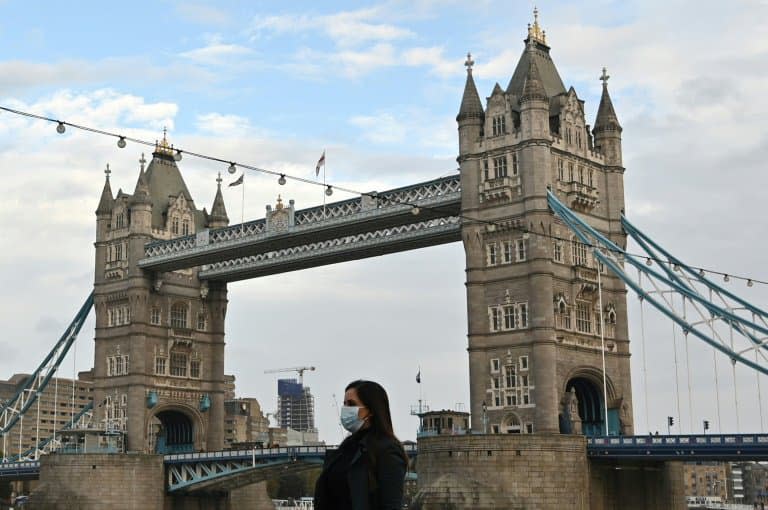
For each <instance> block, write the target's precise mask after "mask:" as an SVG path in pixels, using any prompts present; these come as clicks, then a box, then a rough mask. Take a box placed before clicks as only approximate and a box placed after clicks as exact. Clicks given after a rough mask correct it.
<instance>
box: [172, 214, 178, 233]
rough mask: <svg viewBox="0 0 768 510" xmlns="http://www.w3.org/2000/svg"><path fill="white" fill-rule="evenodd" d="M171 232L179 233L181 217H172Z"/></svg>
mask: <svg viewBox="0 0 768 510" xmlns="http://www.w3.org/2000/svg"><path fill="white" fill-rule="evenodd" d="M171 234H173V235H178V234H179V218H178V217H177V216H174V217H173V218H171Z"/></svg>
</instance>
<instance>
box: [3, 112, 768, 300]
mask: <svg viewBox="0 0 768 510" xmlns="http://www.w3.org/2000/svg"><path fill="white" fill-rule="evenodd" d="M0 111H5V112H7V113H11V114H14V115H19V116H22V117H28V118H33V119H37V120H43V121H46V122H50V123H53V124H56V132H58V133H59V134H64V133H66V131H67V127H70V128H74V129H79V130H81V131H86V132H89V133H95V134H99V135H103V136H108V137H111V138H114V139H116V140H117V146H118V148H120V149H124V148H125V147H126V146H127V142H132V143H136V144H138V145H144V146H148V147H155V146H156V145H157V143H156V142H151V141H148V140H142V139H140V138H135V137H131V136H127V135H122V134H119V133H113V132H111V131H106V130H103V129H98V128H93V127H90V126H85V125H82V124H75V123H73V122H68V121H64V120H60V119H54V118H52V117H46V116H44V115H39V114H35V113H30V112H26V111H22V110H17V109H14V108H9V107H7V106H3V105H0ZM170 149H171V151H174V159H175V160H176V161H181V159H182V157H183V155H187V156H192V157H196V158H199V159H203V160H208V161H213V162H216V163H222V164H225V165H228V167H227V171H228V172H229V173H230V174H234V173H236V172H237V169H238V168H240V169H243V170H251V171H255V172H259V173H262V174H266V175H272V176H277V177H278V180H277V182H278V184H279V185H281V186H283V185H285V184H286V183H287V182H288V180H292V181H296V182H301V183H304V184H310V185H314V186H321V187H324V188H325V194H326V195H327V196H331V195H333V191H334V190H338V191H341V192H344V193H350V194H352V195H359V196H365V197H369V198H372V199H376V200H379V202H380V203H382V202H384V203H386V202H387V201H388V202H390V203H394V205H408V206H411V208H412V209H411V212H412V213H413V214H414V215H418V214H419V213H420V212H421V210H426V211H431V212H435V213H447V212H450V213H451V214H454V213H453V211H445V210H443V209H442V208H441V207H439V206H424V205H419V204H415V203H411V202H407V201H402V200H392V199H387V198H385V197H382V196H380V195H378V194H377V193H376V192H363V191H359V190H355V189H352V188H347V187H344V186H339V185H335V184H328V183H327V182H320V181H316V180H313V179H308V178H305V177H300V176H295V175H290V174H288V173H285V172H279V171H276V170H269V169H266V168H260V167H257V166H254V165H249V164H245V163H241V162H236V161H233V160H230V159H225V158H220V157H217V156H211V155H209V154H203V153H201V152H195V151H191V150H187V149H182V148H179V147H174V146H173V145H171V147H170ZM454 215H455V214H454ZM458 216H459V217H460V218H461V219H462V220H465V221H468V222H472V223H478V224H485V225H488V226H491V227H493V229H499V230H505V229H506V230H514V231H517V232H521V233H522V234H524V235H525V234H527V235H535V236H538V237H541V238H544V239H548V240H551V241H555V242H561V243H574V242H575V243H578V244H583V245H584V246H586V247H588V248H598V249H601V250H606V251H611V252H614V253H615V254H617V255H621V256H632V257H636V258H638V259H642V260H645V263H646V264H647V265H649V266H650V265H653V263H654V262H655V263H657V264H659V265H661V264H667V265H669V266H675V264H674V263H673V262H672V261H669V260H663V259H660V258H656V257H651V256H648V255H642V254H636V253H629V252H626V251H620V250H612V249H610V248H606V247H603V246H597V245H594V244H592V243H582V242H580V241H574V240H571V239H565V238H562V237H559V236H557V235H553V234H549V233H547V232H536V231H534V230H532V229H527V228H525V227H521V226H518V225H510V224H506V223H500V222H498V221H493V220H486V219H482V218H474V217H471V216H468V215H465V214H459V215H458ZM688 267H690V268H691V269H693V270H695V271H697V272H698V273H699V275H700V276H702V277H703V276H705V275H707V274H710V275H717V276H719V277H722V278H723V281H724V282H726V283H727V282H729V281H730V280H731V279H734V280H741V281H744V282H746V285H747V286H748V287H752V286H753V285H754V284H760V285H768V281H764V280H760V279H757V278H752V277H747V276H740V275H734V274H731V273H725V272H722V271H717V270H714V269H708V268H702V267H695V266H688ZM675 270H677V268H675Z"/></svg>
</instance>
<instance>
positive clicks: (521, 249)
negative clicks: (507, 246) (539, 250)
mask: <svg viewBox="0 0 768 510" xmlns="http://www.w3.org/2000/svg"><path fill="white" fill-rule="evenodd" d="M515 255H516V257H517V258H516V260H517V262H524V261H525V239H515Z"/></svg>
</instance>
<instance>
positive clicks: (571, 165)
mask: <svg viewBox="0 0 768 510" xmlns="http://www.w3.org/2000/svg"><path fill="white" fill-rule="evenodd" d="M568 182H573V163H572V162H571V161H569V162H568Z"/></svg>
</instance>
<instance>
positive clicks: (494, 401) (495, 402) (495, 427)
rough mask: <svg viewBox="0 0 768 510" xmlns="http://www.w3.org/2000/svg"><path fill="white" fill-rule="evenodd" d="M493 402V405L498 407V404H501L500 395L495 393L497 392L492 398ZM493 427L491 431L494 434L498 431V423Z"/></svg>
mask: <svg viewBox="0 0 768 510" xmlns="http://www.w3.org/2000/svg"><path fill="white" fill-rule="evenodd" d="M493 403H494V405H495V406H496V407H500V406H501V397H500V396H499V394H498V393H497V394H496V396H495V397H494V398H493ZM493 428H494V430H493V433H494V434H498V433H499V426H498V425H494V426H493Z"/></svg>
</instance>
